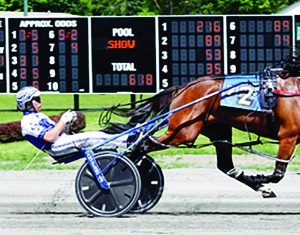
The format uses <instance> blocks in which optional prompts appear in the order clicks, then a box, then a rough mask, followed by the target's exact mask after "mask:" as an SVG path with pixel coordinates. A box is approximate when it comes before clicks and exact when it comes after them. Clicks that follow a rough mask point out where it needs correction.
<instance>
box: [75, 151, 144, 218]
mask: <svg viewBox="0 0 300 235" xmlns="http://www.w3.org/2000/svg"><path fill="white" fill-rule="evenodd" d="M116 156H117V153H116V152H114V151H103V152H101V151H100V152H97V153H95V159H96V161H97V162H98V164H99V166H100V167H101V169H102V170H103V169H105V167H106V166H107V165H108V164H109V163H111V162H112V161H113V160H115V157H116ZM103 173H104V176H105V178H106V180H107V182H108V185H109V189H107V190H105V189H102V188H101V187H100V185H99V183H98V181H97V180H96V179H95V177H94V175H93V173H92V171H91V169H90V167H89V165H88V163H87V162H85V163H84V164H83V165H82V167H81V168H80V170H79V171H78V173H77V177H76V181H75V190H76V195H77V198H78V200H79V202H80V204H81V205H82V206H83V208H85V209H86V210H87V211H88V212H90V213H92V214H93V215H97V216H105V217H111V216H120V215H122V214H124V213H126V212H127V211H128V210H130V208H131V207H132V206H133V205H134V204H135V203H136V202H137V200H138V198H139V195H140V192H141V180H140V176H139V172H138V170H137V168H136V166H135V165H134V164H133V163H132V162H131V161H130V160H129V159H128V158H126V157H122V158H118V159H116V161H114V162H113V164H111V165H110V166H109V167H108V168H107V169H106V170H105V171H104V172H103Z"/></svg>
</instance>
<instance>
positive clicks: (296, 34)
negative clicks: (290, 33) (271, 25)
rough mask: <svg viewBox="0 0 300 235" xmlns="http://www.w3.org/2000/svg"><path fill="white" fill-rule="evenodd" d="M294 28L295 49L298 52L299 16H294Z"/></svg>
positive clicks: (299, 45) (299, 43)
mask: <svg viewBox="0 0 300 235" xmlns="http://www.w3.org/2000/svg"><path fill="white" fill-rule="evenodd" d="M295 27H296V29H295V42H296V48H297V49H298V50H300V15H296V16H295Z"/></svg>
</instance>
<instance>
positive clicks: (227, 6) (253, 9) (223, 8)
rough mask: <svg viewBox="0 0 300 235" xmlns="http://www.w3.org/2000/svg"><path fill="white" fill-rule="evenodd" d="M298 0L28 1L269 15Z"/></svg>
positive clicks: (4, 0) (6, 1)
mask: <svg viewBox="0 0 300 235" xmlns="http://www.w3.org/2000/svg"><path fill="white" fill-rule="evenodd" d="M296 1H297V0H277V1H271V0H114V1H111V0H68V1H66V0H28V10H29V11H36V12H47V11H51V12H63V13H70V14H75V15H111V16H115V15H201V14H270V13H275V12H277V11H279V10H281V9H283V8H284V7H286V6H288V5H290V4H292V3H294V2H296ZM0 10H1V11H23V0H0Z"/></svg>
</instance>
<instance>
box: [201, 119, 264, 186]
mask: <svg viewBox="0 0 300 235" xmlns="http://www.w3.org/2000/svg"><path fill="white" fill-rule="evenodd" d="M203 134H204V135H205V136H207V137H208V138H209V139H210V140H211V141H212V142H213V143H214V146H215V148H216V154H217V167H218V169H219V170H220V171H222V172H223V173H225V174H226V175H228V176H230V177H231V178H234V179H236V180H238V181H240V182H241V183H243V184H245V185H247V186H248V187H250V188H252V189H253V190H255V191H257V190H259V189H260V188H262V187H263V185H262V183H261V182H260V181H257V180H255V177H254V176H247V175H245V174H244V172H243V171H240V170H239V169H237V168H235V167H234V164H233V160H232V145H231V142H232V128H231V127H230V126H228V125H225V124H213V125H211V126H207V127H206V128H204V130H203Z"/></svg>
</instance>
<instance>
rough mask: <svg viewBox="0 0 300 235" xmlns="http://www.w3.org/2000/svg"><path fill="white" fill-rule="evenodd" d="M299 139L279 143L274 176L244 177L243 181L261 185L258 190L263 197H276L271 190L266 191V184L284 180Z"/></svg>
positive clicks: (283, 140)
mask: <svg viewBox="0 0 300 235" xmlns="http://www.w3.org/2000/svg"><path fill="white" fill-rule="evenodd" d="M297 138H298V136H295V137H289V138H284V139H281V140H280V141H279V150H278V153H277V159H278V160H277V161H276V163H275V169H274V172H273V174H271V175H256V176H247V175H243V176H242V179H243V180H245V181H248V182H250V183H251V182H252V183H253V185H257V186H259V185H261V186H260V187H258V188H257V190H258V191H261V192H262V195H263V197H274V196H275V194H274V193H273V192H272V191H271V190H269V189H266V188H265V186H264V184H269V183H278V182H279V181H280V180H282V179H283V177H284V175H285V172H286V168H287V165H288V161H289V160H290V158H291V156H292V154H293V152H294V149H295V146H296V144H297Z"/></svg>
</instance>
